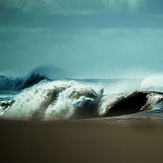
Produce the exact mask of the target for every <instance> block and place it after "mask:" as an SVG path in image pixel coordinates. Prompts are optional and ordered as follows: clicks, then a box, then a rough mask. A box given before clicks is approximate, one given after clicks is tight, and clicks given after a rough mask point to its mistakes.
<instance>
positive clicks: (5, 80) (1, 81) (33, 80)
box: [0, 71, 50, 91]
mask: <svg viewBox="0 0 163 163" xmlns="http://www.w3.org/2000/svg"><path fill="white" fill-rule="evenodd" d="M45 79H46V80H50V79H49V78H48V77H46V75H44V74H42V73H40V72H36V71H33V72H31V73H30V74H29V75H27V76H26V77H18V78H9V77H5V76H2V75H1V76H0V91H20V90H22V89H25V88H28V87H31V86H33V85H35V84H37V83H39V82H40V81H42V80H45Z"/></svg>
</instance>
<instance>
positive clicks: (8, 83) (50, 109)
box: [0, 69, 163, 121]
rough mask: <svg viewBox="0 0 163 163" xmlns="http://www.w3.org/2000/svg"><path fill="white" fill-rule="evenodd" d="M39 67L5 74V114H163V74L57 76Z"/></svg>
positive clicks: (1, 107)
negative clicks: (24, 72) (25, 72)
mask: <svg viewBox="0 0 163 163" xmlns="http://www.w3.org/2000/svg"><path fill="white" fill-rule="evenodd" d="M38 70H40V69H35V70H34V71H32V73H30V74H29V75H27V76H26V77H19V78H15V79H13V78H12V79H10V78H8V77H5V76H1V78H0V79H1V80H0V112H1V118H5V119H19V120H44V121H47V120H68V119H85V118H103V117H113V116H121V115H124V116H125V115H131V116H134V115H138V116H140V117H146V115H148V116H149V113H150V115H151V116H152V115H153V114H155V113H158V112H159V117H161V118H163V116H161V115H162V108H163V105H162V104H163V95H162V86H163V85H162V79H163V77H162V75H154V76H149V77H147V78H144V79H54V78H49V77H47V76H48V75H46V74H45V72H43V71H38ZM156 76H157V77H156Z"/></svg>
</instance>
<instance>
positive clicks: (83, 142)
mask: <svg viewBox="0 0 163 163" xmlns="http://www.w3.org/2000/svg"><path fill="white" fill-rule="evenodd" d="M0 131H1V132H0V140H1V141H0V163H8V162H10V163H24V162H25V163H50V162H53V163H85V162H86V163H87V162H89V163H105V162H106V163H109V162H110V163H140V162H142V163H162V162H163V154H162V150H163V121H162V120H155V121H154V120H150V119H146V120H144V121H142V120H140V119H136V120H133V119H132V120H119V121H117V120H116V119H111V118H105V119H98V120H96V119H92V120H82V121H53V122H22V121H9V120H0Z"/></svg>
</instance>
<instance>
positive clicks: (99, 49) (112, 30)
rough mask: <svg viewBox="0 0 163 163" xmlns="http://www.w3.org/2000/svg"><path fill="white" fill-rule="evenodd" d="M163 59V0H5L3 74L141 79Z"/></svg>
mask: <svg viewBox="0 0 163 163" xmlns="http://www.w3.org/2000/svg"><path fill="white" fill-rule="evenodd" d="M162 63H163V1H162V0H0V72H1V74H4V73H9V72H10V73H11V72H12V73H13V74H14V73H16V74H19V75H22V74H26V73H28V72H30V71H31V70H32V69H35V68H37V67H40V66H45V67H46V66H48V67H51V68H52V69H53V70H54V72H56V74H59V73H60V72H61V74H62V75H63V76H64V77H72V78H114V77H121V78H126V77H132V78H134V77H135V78H136V77H141V76H143V75H147V74H152V73H162V71H163V68H162Z"/></svg>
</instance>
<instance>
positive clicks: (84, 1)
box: [0, 0, 163, 15]
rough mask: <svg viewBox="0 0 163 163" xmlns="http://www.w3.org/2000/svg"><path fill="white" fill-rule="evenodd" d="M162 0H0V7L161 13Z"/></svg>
mask: <svg viewBox="0 0 163 163" xmlns="http://www.w3.org/2000/svg"><path fill="white" fill-rule="evenodd" d="M162 6H163V1H162V0H155V1H154V0H0V7H1V8H9V9H14V10H19V11H21V12H25V13H38V14H39V13H44V14H61V15H74V14H78V15H79V14H80V15H90V14H99V13H108V12H141V13H152V14H160V13H161V14H162V13H163V10H162Z"/></svg>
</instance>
